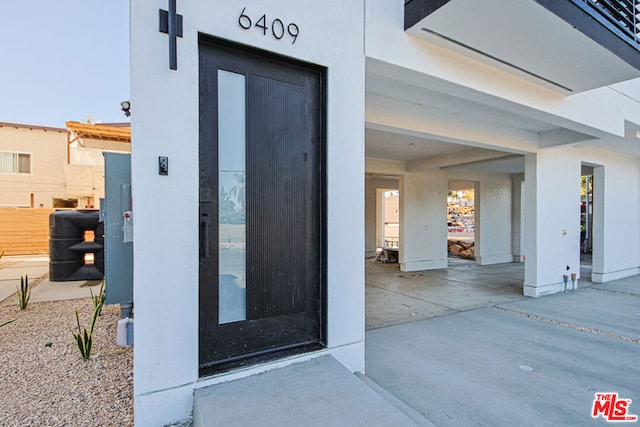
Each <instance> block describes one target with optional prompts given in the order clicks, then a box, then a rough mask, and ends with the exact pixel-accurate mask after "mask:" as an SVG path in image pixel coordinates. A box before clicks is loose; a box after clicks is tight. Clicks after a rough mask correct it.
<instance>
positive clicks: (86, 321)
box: [0, 295, 133, 427]
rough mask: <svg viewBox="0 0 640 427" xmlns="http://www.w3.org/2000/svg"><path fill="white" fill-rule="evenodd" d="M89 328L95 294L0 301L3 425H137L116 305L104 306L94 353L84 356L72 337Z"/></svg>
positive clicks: (129, 358)
mask: <svg viewBox="0 0 640 427" xmlns="http://www.w3.org/2000/svg"><path fill="white" fill-rule="evenodd" d="M76 308H77V309H78V313H79V315H80V325H81V326H82V327H85V326H86V327H87V328H88V327H89V325H90V322H91V316H92V314H93V303H92V301H91V300H90V299H82V300H71V301H56V302H44V303H29V305H28V307H27V309H26V310H24V311H21V310H20V309H19V307H18V303H17V298H16V296H15V295H14V296H12V297H10V298H8V299H6V300H5V301H3V302H1V303H0V324H2V323H4V322H5V321H8V320H11V319H17V320H16V321H15V322H13V323H10V324H8V325H6V326H3V327H0V426H3V427H9V426H21V427H22V426H131V425H133V348H123V347H119V346H117V345H116V344H115V338H116V326H117V321H118V317H119V314H120V308H119V306H118V305H108V306H104V307H103V309H102V315H101V316H100V317H99V318H98V321H97V323H96V330H95V332H94V339H93V349H92V355H93V356H92V358H91V359H89V360H87V361H85V360H83V359H82V357H81V356H80V351H79V350H78V347H77V345H76V343H75V341H74V339H73V336H72V335H71V328H74V327H75V328H76V330H77V327H76V319H75V309H76Z"/></svg>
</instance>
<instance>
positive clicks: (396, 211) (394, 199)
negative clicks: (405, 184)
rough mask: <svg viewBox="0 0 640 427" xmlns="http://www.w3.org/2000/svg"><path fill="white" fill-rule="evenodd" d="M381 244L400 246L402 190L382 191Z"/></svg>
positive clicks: (388, 246)
mask: <svg viewBox="0 0 640 427" xmlns="http://www.w3.org/2000/svg"><path fill="white" fill-rule="evenodd" d="M381 196H382V197H381V204H382V206H381V209H380V217H381V221H380V222H381V229H380V233H381V238H380V242H381V244H382V245H381V246H380V248H379V249H382V248H399V247H400V191H399V190H382V192H381Z"/></svg>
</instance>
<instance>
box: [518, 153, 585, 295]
mask: <svg viewBox="0 0 640 427" xmlns="http://www.w3.org/2000/svg"><path fill="white" fill-rule="evenodd" d="M569 150H572V148H568V149H556V150H547V151H542V152H539V153H537V154H527V155H525V210H526V213H525V254H526V264H525V281H524V294H525V295H527V296H534V297H537V296H542V295H546V294H552V293H556V292H560V291H562V290H563V289H564V283H563V275H564V274H568V275H571V274H572V273H576V274H577V277H579V275H580V252H579V251H580V242H579V240H580V208H579V206H580V159H579V158H578V157H577V156H575V154H573V153H572V152H570V151H569ZM572 154H573V155H572ZM567 267H568V269H567ZM569 282H571V280H569Z"/></svg>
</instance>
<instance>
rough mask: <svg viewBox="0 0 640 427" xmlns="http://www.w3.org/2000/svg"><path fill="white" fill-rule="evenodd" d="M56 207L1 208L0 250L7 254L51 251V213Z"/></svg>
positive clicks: (30, 253) (45, 252)
mask: <svg viewBox="0 0 640 427" xmlns="http://www.w3.org/2000/svg"><path fill="white" fill-rule="evenodd" d="M51 212H54V209H44V208H0V251H4V254H5V255H32V254H47V253H49V214H50V213H51Z"/></svg>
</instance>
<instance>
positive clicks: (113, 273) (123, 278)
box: [100, 152, 133, 304]
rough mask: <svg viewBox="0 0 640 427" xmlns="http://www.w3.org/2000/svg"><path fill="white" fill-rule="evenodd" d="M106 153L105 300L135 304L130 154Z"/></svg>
mask: <svg viewBox="0 0 640 427" xmlns="http://www.w3.org/2000/svg"><path fill="white" fill-rule="evenodd" d="M103 154H104V180H105V198H104V199H102V200H101V205H100V211H101V216H102V217H103V221H104V246H105V256H104V275H105V303H106V304H132V303H133V212H132V203H131V155H130V154H122V153H106V152H105V153H103Z"/></svg>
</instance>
